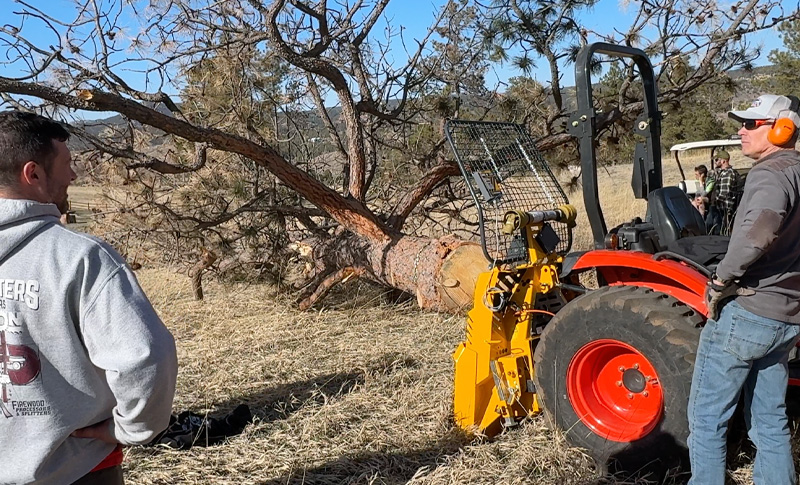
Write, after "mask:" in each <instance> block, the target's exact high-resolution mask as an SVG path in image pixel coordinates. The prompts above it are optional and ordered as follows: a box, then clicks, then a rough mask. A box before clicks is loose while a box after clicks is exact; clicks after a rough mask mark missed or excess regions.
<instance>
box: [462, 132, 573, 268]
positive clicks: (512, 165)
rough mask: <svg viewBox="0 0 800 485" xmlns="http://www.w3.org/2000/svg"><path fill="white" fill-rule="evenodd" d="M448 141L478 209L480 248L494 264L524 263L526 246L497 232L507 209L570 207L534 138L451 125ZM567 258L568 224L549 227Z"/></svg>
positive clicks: (518, 238) (517, 236) (526, 135)
mask: <svg viewBox="0 0 800 485" xmlns="http://www.w3.org/2000/svg"><path fill="white" fill-rule="evenodd" d="M446 131H447V139H448V141H449V142H450V146H451V147H452V149H453V152H454V153H455V156H456V161H457V162H458V166H459V167H460V168H461V174H462V175H463V177H464V180H465V182H466V184H467V186H468V187H469V191H470V194H471V195H472V198H473V200H474V201H475V204H476V206H477V208H478V211H477V212H478V213H477V216H478V223H479V226H480V235H481V244H482V245H483V252H484V254H485V255H486V257H487V258H488V259H489V260H490V261H492V262H494V263H495V264H506V263H513V262H519V261H525V260H527V258H528V253H527V245H526V243H525V241H524V239H523V238H522V237H521V235H520V234H519V233H517V234H513V235H506V234H503V233H502V232H501V230H500V229H501V227H502V225H503V216H504V215H505V213H506V212H507V211H509V210H524V211H531V210H544V209H554V208H557V207H558V206H560V205H562V204H567V203H569V201H568V199H567V196H566V194H565V193H564V191H563V190H562V189H561V186H560V185H559V184H558V181H557V180H556V177H555V176H554V175H553V172H552V171H551V170H550V167H549V166H548V164H547V162H546V161H545V159H544V158H543V157H542V155H541V153H539V150H537V149H536V146H535V144H534V141H533V138H532V137H531V136H530V135H529V134H528V132H527V131H526V130H525V127H523V126H522V125H518V124H515V123H494V122H484V121H460V120H449V121H448V122H447V128H446ZM550 224H551V225H552V227H553V229H554V230H555V232H556V234H557V235H558V237H559V239H560V242H559V243H558V245H557V246H556V252H557V253H559V254H566V253H567V252H568V251H569V248H570V246H571V245H572V234H571V231H570V230H569V228H567V226H566V224H564V223H561V222H551V223H550Z"/></svg>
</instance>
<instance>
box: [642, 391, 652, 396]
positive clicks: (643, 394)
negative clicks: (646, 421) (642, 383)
mask: <svg viewBox="0 0 800 485" xmlns="http://www.w3.org/2000/svg"><path fill="white" fill-rule="evenodd" d="M649 395H650V393H649V392H647V391H644V392H642V396H644V397H647V396H649Z"/></svg>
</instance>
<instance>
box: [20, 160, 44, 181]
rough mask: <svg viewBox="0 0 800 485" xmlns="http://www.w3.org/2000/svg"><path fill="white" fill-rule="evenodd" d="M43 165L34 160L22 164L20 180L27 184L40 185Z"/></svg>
mask: <svg viewBox="0 0 800 485" xmlns="http://www.w3.org/2000/svg"><path fill="white" fill-rule="evenodd" d="M41 173H42V166H41V165H39V164H38V163H36V162H34V161H30V162H26V163H25V165H23V166H22V173H21V174H20V182H22V184H23V185H25V186H38V185H39V184H40V183H41Z"/></svg>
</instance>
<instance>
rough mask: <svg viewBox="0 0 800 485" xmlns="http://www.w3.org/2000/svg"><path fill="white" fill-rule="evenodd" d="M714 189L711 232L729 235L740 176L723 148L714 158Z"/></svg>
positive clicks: (738, 194) (737, 199) (739, 185)
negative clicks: (713, 217)
mask: <svg viewBox="0 0 800 485" xmlns="http://www.w3.org/2000/svg"><path fill="white" fill-rule="evenodd" d="M713 179H714V189H713V197H712V198H711V200H712V204H713V205H714V208H715V212H716V220H714V227H712V228H711V233H713V234H722V235H724V236H730V233H731V226H732V225H733V217H734V215H735V214H736V208H737V207H738V205H739V199H740V198H741V176H740V175H739V173H738V172H736V170H734V169H733V167H731V156H730V154H728V152H726V151H725V150H720V151H719V152H717V155H716V157H715V158H714V172H713Z"/></svg>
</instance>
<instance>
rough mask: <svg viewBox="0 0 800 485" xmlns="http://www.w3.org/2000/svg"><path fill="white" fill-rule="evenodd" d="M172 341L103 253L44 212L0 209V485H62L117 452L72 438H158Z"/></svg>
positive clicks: (8, 204)
mask: <svg viewBox="0 0 800 485" xmlns="http://www.w3.org/2000/svg"><path fill="white" fill-rule="evenodd" d="M176 374H177V358H176V353H175V342H174V340H173V338H172V335H171V334H170V333H169V331H168V330H167V328H166V327H165V326H164V324H163V323H162V322H161V320H160V319H159V318H158V315H156V312H155V311H154V310H153V307H152V306H151V305H150V303H149V302H148V300H147V297H145V295H144V293H143V292H142V290H141V288H140V287H139V285H138V283H137V282H136V278H135V276H134V275H133V273H132V272H131V271H130V269H129V268H128V266H127V265H126V264H125V262H124V260H123V259H122V258H121V257H120V256H119V254H117V253H116V252H115V251H114V250H113V249H112V248H111V247H110V246H109V245H108V244H106V243H104V242H102V241H100V240H98V239H95V238H92V237H90V236H87V235H85V234H80V233H75V232H72V231H70V230H69V229H67V228H65V227H63V226H62V225H61V224H60V223H59V212H58V210H57V209H56V207H55V206H54V205H52V204H40V203H37V202H32V201H28V200H9V199H0V388H2V389H0V392H1V394H0V484H8V483H14V484H16V483H30V482H36V483H41V484H59V485H61V484H69V483H72V482H74V481H75V480H77V479H79V478H80V477H82V476H83V475H85V474H87V473H88V472H89V471H91V470H92V469H93V468H94V467H95V466H97V465H98V464H99V463H100V462H101V461H103V459H104V458H106V456H108V455H109V453H111V452H112V451H113V450H114V447H115V445H112V444H107V443H104V442H101V441H99V440H94V439H85V438H73V437H71V436H70V433H72V432H73V431H75V430H76V429H79V428H83V427H86V426H90V425H93V424H96V423H99V422H101V421H103V420H106V419H108V418H113V425H112V426H113V433H114V435H115V436H116V438H117V440H119V441H120V442H121V443H122V444H141V443H146V442H148V441H150V440H151V439H152V438H153V437H155V436H156V434H157V433H159V432H160V431H162V430H163V429H164V428H166V426H167V424H168V421H169V415H170V412H171V408H172V399H173V397H174V394H175V379H176Z"/></svg>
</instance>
